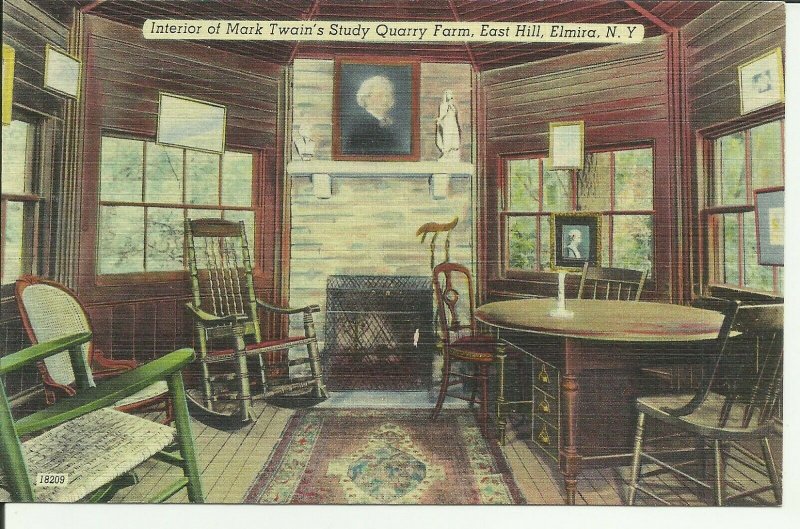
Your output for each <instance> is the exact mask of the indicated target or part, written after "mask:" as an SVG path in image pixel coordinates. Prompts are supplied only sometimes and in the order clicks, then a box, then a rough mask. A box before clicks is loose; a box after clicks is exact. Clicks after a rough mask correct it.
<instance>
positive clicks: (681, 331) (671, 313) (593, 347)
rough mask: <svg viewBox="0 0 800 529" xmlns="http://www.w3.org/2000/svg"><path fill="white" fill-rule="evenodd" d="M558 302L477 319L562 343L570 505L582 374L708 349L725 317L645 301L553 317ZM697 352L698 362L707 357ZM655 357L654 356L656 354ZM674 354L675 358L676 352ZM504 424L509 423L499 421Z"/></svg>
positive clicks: (482, 311)
mask: <svg viewBox="0 0 800 529" xmlns="http://www.w3.org/2000/svg"><path fill="white" fill-rule="evenodd" d="M555 308H556V300H555V299H552V298H546V299H521V300H513V301H498V302H494V303H488V304H486V305H482V306H481V307H479V308H478V309H477V311H476V313H475V317H476V318H477V319H478V320H479V321H481V322H483V323H485V324H487V325H490V326H492V327H495V328H498V329H501V330H509V331H516V332H525V333H538V334H542V335H548V336H556V337H560V338H562V342H563V348H562V350H561V351H560V353H559V354H560V358H558V364H559V366H560V369H561V395H562V399H563V402H564V407H563V409H562V417H563V421H564V428H563V429H564V433H565V436H564V437H565V439H564V441H563V443H562V446H559V465H560V467H561V471H562V473H563V475H564V485H565V489H566V493H567V498H566V499H567V503H568V504H574V503H575V493H576V489H577V476H578V472H579V467H580V461H581V455H580V454H579V451H578V446H577V439H578V414H579V411H578V403H579V397H580V395H579V387H578V375H579V374H580V373H581V372H582V371H584V370H592V369H599V370H602V369H618V368H625V369H628V370H632V369H638V368H639V367H641V366H643V365H648V364H650V365H653V364H654V363H655V364H657V363H658V362H657V359H663V358H664V356H661V357H659V356H658V353H657V351H658V349H659V347H661V348H662V349H663V348H665V347H666V348H667V349H669V346H670V344H676V345H678V346H680V345H681V344H683V345H684V346H686V345H688V344H689V343H698V344H700V345H702V344H703V343H705V344H709V343H711V342H712V341H713V340H715V339H716V338H717V335H718V334H719V329H720V326H721V324H722V319H723V317H722V314H719V313H717V312H712V311H707V310H703V309H697V308H693V307H686V306H682V305H670V304H664V303H650V302H642V301H611V300H594V299H569V300H567V301H566V310H567V311H572V312H573V315H572V317H555V316H551V315H550V313H551V311H553V310H554V309H555ZM698 349H700V351H701V352H702V349H703V348H702V347H699V348H693V349H692V350H693V351H694V353H693V354H694V357H695V358H694V361H695V362H697V361H700V360H701V359H702V357H704V356H705V355H703V354H697V351H698ZM651 353H652V354H651ZM670 354H671V355H674V352H673V350H670ZM498 420H499V421H503V420H504V418H503V417H500V418H498Z"/></svg>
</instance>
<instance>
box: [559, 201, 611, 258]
mask: <svg viewBox="0 0 800 529" xmlns="http://www.w3.org/2000/svg"><path fill="white" fill-rule="evenodd" d="M601 222H602V215H601V214H600V213H586V212H583V211H579V212H570V213H552V214H551V215H550V268H552V269H553V270H575V269H580V268H583V265H584V264H585V263H587V262H588V263H589V264H590V265H596V264H597V263H598V259H599V258H600V223H601Z"/></svg>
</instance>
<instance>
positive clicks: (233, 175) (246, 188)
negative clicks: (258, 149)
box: [222, 152, 253, 206]
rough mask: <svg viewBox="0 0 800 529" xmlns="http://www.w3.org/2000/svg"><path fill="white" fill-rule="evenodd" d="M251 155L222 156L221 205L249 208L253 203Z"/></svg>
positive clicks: (228, 153) (232, 153) (235, 153)
mask: <svg viewBox="0 0 800 529" xmlns="http://www.w3.org/2000/svg"><path fill="white" fill-rule="evenodd" d="M252 195H253V155H252V154H248V153H242V152H226V153H225V154H223V155H222V204H223V205H225V206H250V205H251V204H252V202H253V199H252Z"/></svg>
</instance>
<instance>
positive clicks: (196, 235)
mask: <svg viewBox="0 0 800 529" xmlns="http://www.w3.org/2000/svg"><path fill="white" fill-rule="evenodd" d="M186 241H187V256H188V262H189V272H190V275H191V286H192V302H191V303H187V304H186V307H187V308H188V309H189V311H190V312H191V314H192V316H193V319H194V322H195V330H196V332H197V347H198V349H199V352H200V355H199V365H200V379H201V380H200V389H199V390H197V389H190V390H189V397H190V399H191V400H192V401H194V402H193V403H194V404H196V405H199V406H200V407H201V408H202V409H203V411H204V412H207V413H209V414H211V415H212V416H215V417H218V418H226V417H227V418H233V417H236V418H238V420H239V422H238V424H242V423H245V422H248V421H249V420H250V419H252V418H253V412H252V406H251V398H252V396H251V391H250V389H251V388H250V374H249V370H248V359H250V358H256V359H257V360H258V367H259V370H260V373H261V377H260V378H261V379H260V383H261V390H262V391H261V396H262V397H263V398H270V397H277V396H297V395H300V394H302V395H307V394H308V393H309V390H310V392H311V395H310V396H311V398H312V399H324V398H327V391H326V389H325V384H324V381H323V378H322V364H321V362H320V356H319V348H318V345H317V336H316V332H315V330H314V320H313V313H315V312H319V310H320V309H319V307H318V306H317V305H309V306H307V307H301V308H283V307H277V306H274V305H270V304H268V303H266V302H264V301H262V300H260V299H257V298H256V296H255V288H254V286H253V269H252V266H251V264H250V250H249V247H248V245H247V236H246V234H245V226H244V223H243V222H238V223H237V222H231V221H227V220H222V219H217V218H209V219H195V220H190V219H187V220H186ZM259 307H261V308H262V309H265V310H266V311H267V312H269V313H272V314H275V315H278V316H284V317H285V316H289V315H292V314H302V315H303V327H304V330H305V333H304V336H292V337H288V338H283V339H272V340H265V339H264V338H263V336H262V333H261V328H260V325H259V317H258V308H259ZM298 346H304V347H305V348H306V350H307V357H303V358H297V359H289V354H288V352H289V349H290V348H292V347H298ZM231 363H233V364H234V366H233V368H232V369H231V367H230V364H231ZM303 364H309V366H310V375H309V376H298V377H290V376H289V368H290V367H292V366H298V365H303ZM218 368H222V369H218ZM231 371H232V372H231ZM231 383H234V384H235V386H236V387H234V388H231V387H230V386H231V385H232V384H231ZM226 386H227V387H226Z"/></svg>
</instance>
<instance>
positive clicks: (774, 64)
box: [739, 48, 783, 114]
mask: <svg viewBox="0 0 800 529" xmlns="http://www.w3.org/2000/svg"><path fill="white" fill-rule="evenodd" d="M739 101H740V105H741V111H742V114H747V113H748V112H752V111H754V110H758V109H759V108H764V107H768V106H770V105H773V104H775V103H780V102H781V101H783V59H782V55H781V49H780V48H775V49H774V50H772V51H770V52H768V53H765V54H764V55H761V56H760V57H756V58H755V59H753V60H751V61H749V62H746V63H744V64H742V65H741V66H739Z"/></svg>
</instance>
